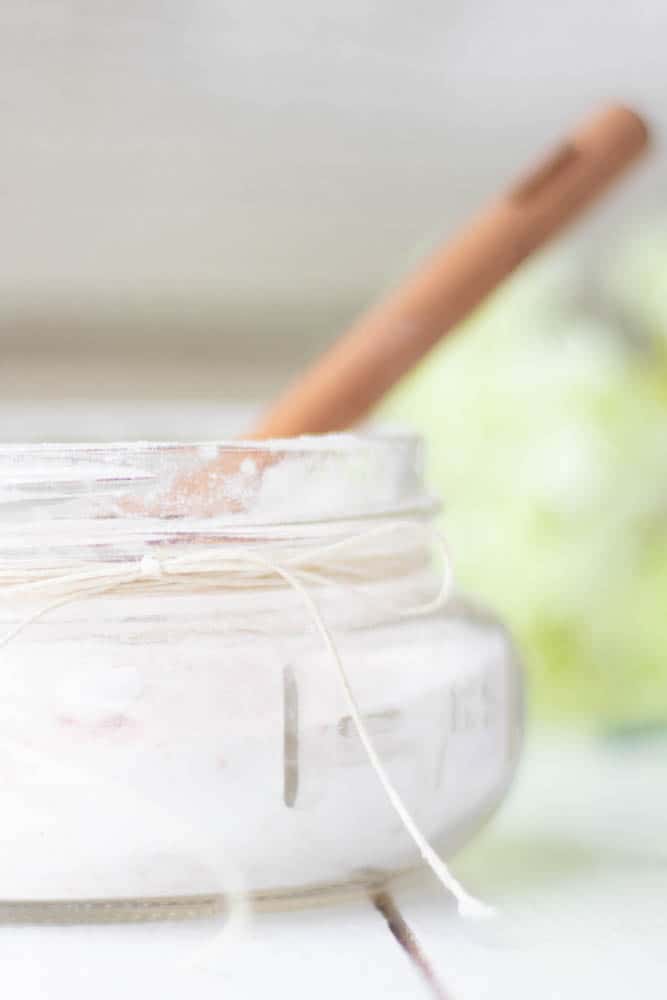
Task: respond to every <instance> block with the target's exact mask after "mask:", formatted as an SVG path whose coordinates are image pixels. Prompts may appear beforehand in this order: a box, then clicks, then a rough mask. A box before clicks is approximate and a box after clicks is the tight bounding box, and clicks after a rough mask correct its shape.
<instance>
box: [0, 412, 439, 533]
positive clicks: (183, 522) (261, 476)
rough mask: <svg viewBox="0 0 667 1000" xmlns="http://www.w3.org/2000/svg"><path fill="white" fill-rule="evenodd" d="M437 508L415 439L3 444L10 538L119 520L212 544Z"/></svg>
mask: <svg viewBox="0 0 667 1000" xmlns="http://www.w3.org/2000/svg"><path fill="white" fill-rule="evenodd" d="M184 484H185V485H184ZM202 484H203V485H202ZM204 493H205V494H206V496H205V499H206V504H205V505H204V504H203V503H202V499H203V495H204ZM436 508H437V504H436V503H435V501H434V500H433V498H432V497H430V496H429V495H428V494H427V493H426V492H425V489H424V482H423V445H422V441H421V439H420V438H419V436H418V435H415V434H412V433H409V432H402V431H393V430H392V431H387V430H373V431H370V432H363V433H342V434H327V435H317V436H307V437H299V438H290V439H283V440H278V439H275V440H268V441H252V440H251V441H244V440H222V441H203V442H193V443H189V444H184V443H169V442H152V441H138V442H110V443H104V444H99V443H88V442H86V443H80V444H69V443H67V444H60V443H56V442H47V443H44V444H33V443H31V444H3V445H0V532H2V533H3V534H5V531H6V529H7V528H8V527H9V525H10V524H12V523H13V524H16V521H30V522H32V525H33V526H35V525H37V524H38V523H41V524H43V523H44V522H52V521H56V520H57V521H59V522H61V523H62V522H63V521H65V520H66V521H67V522H69V524H70V525H72V524H73V523H74V522H76V521H80V522H86V523H87V524H88V525H90V526H92V524H93V523H94V524H95V527H96V530H95V534H97V533H98V531H100V530H103V524H104V522H106V526H107V528H108V529H111V527H112V525H111V523H110V522H118V521H119V520H120V521H123V523H124V525H125V527H126V528H127V529H128V530H133V529H134V530H148V529H149V527H152V528H153V529H155V528H156V527H157V525H160V530H163V531H168V532H169V533H171V532H174V531H178V532H179V533H180V532H182V531H183V530H185V529H187V530H196V529H197V526H198V524H199V527H201V528H202V530H206V531H207V532H209V533H210V532H211V531H217V530H220V531H225V530H226V529H236V528H238V527H239V526H240V525H246V526H248V527H250V526H252V525H262V524H264V525H266V524H274V525H276V524H280V525H290V524H302V523H313V522H318V521H322V520H325V521H329V520H336V521H340V520H349V519H355V520H356V519H359V518H375V517H385V516H400V515H404V516H407V515H409V514H410V513H413V514H423V515H428V514H430V513H433V511H434V510H435V509H436ZM202 522H203V523H202ZM3 527H4V529H5V531H3ZM115 527H116V529H117V528H118V525H117V524H116V526H115Z"/></svg>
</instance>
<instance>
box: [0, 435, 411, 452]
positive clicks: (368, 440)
mask: <svg viewBox="0 0 667 1000" xmlns="http://www.w3.org/2000/svg"><path fill="white" fill-rule="evenodd" d="M421 442H422V437H421V435H420V434H418V433H417V432H415V431H409V430H394V429H391V430H389V429H382V430H380V429H372V430H364V431H341V432H335V433H331V434H304V435H301V436H299V437H291V438H266V439H253V438H217V439H216V438H212V439H210V440H206V439H203V440H196V441H150V440H145V441H144V440H137V441H134V440H125V441H73V442H72V441H39V442H35V441H26V442H21V441H9V442H2V443H0V458H2V457H3V456H5V455H6V456H8V457H13V456H16V455H31V454H35V455H58V454H61V453H62V454H67V455H69V454H75V455H76V454H83V455H85V454H89V453H91V452H111V453H118V452H125V451H127V452H130V453H136V454H142V453H146V454H154V453H158V454H159V453H161V452H168V453H173V452H191V451H192V449H193V448H201V449H214V448H215V449H217V450H218V451H219V452H221V453H222V452H224V453H227V452H229V453H230V454H234V453H238V452H239V451H243V452H246V451H250V452H280V453H282V452H290V453H298V452H300V451H303V452H304V453H313V452H315V453H317V452H330V451H334V452H342V451H345V450H351V449H357V448H359V446H360V445H362V446H364V447H369V446H372V445H374V444H376V445H377V446H379V447H386V446H388V445H392V444H399V443H403V444H406V445H410V444H413V445H414V446H419V445H420V444H421Z"/></svg>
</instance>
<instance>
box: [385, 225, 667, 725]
mask: <svg viewBox="0 0 667 1000" xmlns="http://www.w3.org/2000/svg"><path fill="white" fill-rule="evenodd" d="M623 259H625V264H623ZM576 263H577V262H576V260H575V261H568V260H564V259H563V258H544V259H542V260H540V261H539V262H538V263H536V264H533V265H531V267H530V268H527V269H525V270H524V271H523V272H522V273H521V274H520V275H519V276H517V277H516V278H515V279H514V280H513V281H512V282H510V283H509V284H508V285H507V286H506V287H505V288H504V289H503V290H502V291H501V292H500V293H498V294H497V295H496V296H495V297H494V298H493V299H492V300H491V301H490V302H489V303H488V304H487V305H486V306H485V307H484V308H483V309H481V310H479V311H478V313H477V314H476V315H475V316H474V317H473V318H472V319H471V320H470V321H469V322H468V323H467V324H465V329H463V330H461V331H459V332H458V333H457V334H456V335H455V336H454V337H453V338H451V340H449V341H447V342H446V343H444V344H443V345H442V346H441V347H440V348H439V349H438V350H437V351H436V352H435V353H434V354H433V355H432V356H431V357H430V358H429V359H428V360H427V362H425V363H424V364H423V365H422V366H421V367H420V368H419V369H418V370H417V371H416V372H414V373H413V374H412V375H411V376H410V377H409V378H407V379H406V380H405V381H404V382H403V383H402V384H401V385H400V386H399V387H398V389H397V390H396V392H394V394H393V395H392V396H391V398H390V399H389V400H388V402H387V404H386V406H385V407H384V415H385V416H388V417H389V418H390V419H391V421H392V422H394V421H400V422H401V423H407V424H409V425H412V426H413V427H415V428H417V429H418V430H420V431H421V432H422V433H423V434H424V435H425V436H426V439H427V442H428V445H429V453H430V458H429V461H430V475H431V482H432V483H433V485H434V487H435V489H437V491H438V492H439V493H440V494H441V495H442V496H443V497H444V499H445V513H444V523H445V528H446V531H447V535H448V537H449V538H450V541H451V545H452V548H453V551H454V555H455V559H456V565H457V571H458V577H459V580H460V582H461V584H462V585H463V586H464V587H465V588H466V589H468V590H470V591H471V592H473V593H475V594H476V595H479V596H480V597H482V598H484V599H485V600H487V601H488V602H489V603H490V604H491V605H492V606H493V607H495V608H496V609H498V610H499V611H500V612H501V614H503V615H504V616H505V618H506V619H507V621H508V622H509V624H510V626H511V627H512V628H513V630H514V632H515V634H516V636H517V639H518V640H519V644H520V645H521V647H522V649H523V652H524V657H525V660H526V663H527V666H528V668H529V671H530V674H531V691H532V702H533V710H534V711H535V712H537V714H538V715H540V716H541V717H542V718H549V719H563V718H568V719H570V720H574V719H576V720H580V721H582V722H584V721H598V720H604V721H605V722H608V723H609V722H613V723H617V722H619V723H620V722H635V723H637V722H646V721H655V720H665V721H667V349H666V345H667V240H664V241H663V242H662V243H661V242H660V241H659V240H657V239H654V240H653V242H651V243H650V248H649V245H648V244H647V243H646V242H644V243H642V244H641V249H640V250H637V248H636V246H633V247H631V248H630V249H628V250H627V251H626V255H625V258H620V257H619V259H618V261H617V262H616V264H615V265H614V268H613V269H612V270H611V272H610V276H609V293H608V296H607V297H608V299H609V301H611V302H612V303H614V304H615V305H616V306H617V310H618V317H619V318H618V320H617V321H613V320H606V319H605V320H604V321H603V320H600V319H595V318H593V317H592V316H591V315H590V314H589V313H588V312H587V311H586V310H585V309H584V308H583V307H582V306H578V305H577V302H576V300H575V299H574V298H573V295H572V290H573V289H576V288H577V286H578V284H579V279H578V274H577V270H576ZM642 276H643V277H642ZM640 278H642V280H643V284H642V280H640ZM639 289H645V290H646V291H645V292H641V291H640V290H639ZM619 305H620V309H618V306H619ZM629 324H630V326H631V327H632V330H631V332H632V336H628V325H629Z"/></svg>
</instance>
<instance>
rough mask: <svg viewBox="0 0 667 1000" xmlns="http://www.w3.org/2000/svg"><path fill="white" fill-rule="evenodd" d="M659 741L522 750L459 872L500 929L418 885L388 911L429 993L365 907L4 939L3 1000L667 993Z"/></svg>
mask: <svg viewBox="0 0 667 1000" xmlns="http://www.w3.org/2000/svg"><path fill="white" fill-rule="evenodd" d="M666 786H667V741H666V740H662V741H659V740H655V741H653V742H650V741H646V742H644V743H643V744H634V745H633V744H626V745H616V746H613V745H608V744H607V745H604V744H601V743H591V742H589V741H584V740H575V739H574V738H572V737H567V738H566V737H560V738H559V739H558V740H553V741H549V742H548V743H546V742H544V741H540V743H539V744H534V745H530V744H529V746H528V748H527V752H526V756H525V761H524V765H523V768H522V771H521V773H520V776H519V779H518V781H517V784H516V786H515V789H514V791H513V794H512V796H511V799H510V801H509V802H508V803H507V805H506V806H505V807H504V808H503V810H502V811H501V812H500V814H499V815H498V816H497V817H496V818H495V819H494V820H493V821H492V823H491V824H490V826H489V827H488V829H487V830H486V831H485V832H484V834H483V835H481V836H480V837H479V838H478V840H477V841H476V843H475V844H474V845H472V846H471V847H469V848H468V849H467V850H466V851H465V852H464V853H463V854H462V855H461V856H460V857H459V858H458V859H457V862H456V864H455V868H456V870H457V873H458V874H459V875H460V876H461V877H462V878H463V879H464V881H465V882H466V884H467V885H468V887H470V888H472V889H474V890H475V891H476V892H477V893H479V894H480V895H482V896H483V897H484V898H485V899H486V900H489V901H491V902H493V903H495V904H496V905H497V907H498V909H499V914H500V915H499V917H498V918H497V919H496V920H494V921H492V922H491V923H484V924H478V923H474V922H470V921H462V920H460V919H459V918H458V917H457V916H456V914H455V912H454V909H453V907H452V906H451V903H450V901H449V900H448V899H447V898H446V896H445V895H444V894H443V892H442V891H440V890H439V888H438V887H437V886H434V885H433V884H432V882H430V880H429V879H428V878H425V879H424V880H422V881H421V882H420V883H419V884H414V885H403V886H397V887H395V888H394V890H393V898H394V901H395V903H396V906H397V907H398V909H399V911H400V913H401V915H402V917H403V918H404V920H405V922H406V924H407V925H408V926H409V927H410V929H411V930H412V932H413V934H414V935H415V937H416V939H417V941H418V943H419V947H420V949H421V953H422V954H423V955H424V956H425V957H426V959H427V960H428V962H429V963H430V965H431V968H432V970H433V975H434V978H435V979H436V980H437V985H436V986H434V985H433V984H432V985H430V986H429V985H428V984H426V983H425V982H424V979H423V977H422V974H421V973H420V971H419V969H418V968H417V967H416V965H415V963H414V962H413V961H412V960H411V959H410V958H409V956H408V955H407V954H406V952H405V951H404V950H403V949H402V948H401V947H400V946H399V944H398V943H397V942H396V940H395V939H394V937H393V936H392V934H391V933H390V931H389V929H388V927H387V924H386V922H385V920H384V918H383V917H382V915H381V914H380V913H378V912H377V910H376V909H374V908H373V907H372V905H371V904H370V902H368V901H365V900H364V901H358V902H354V903H345V904H342V905H338V906H336V907H330V908H320V909H311V910H301V911H298V912H290V913H270V914H269V913H264V914H257V915H255V916H253V917H252V918H251V920H250V924H249V926H248V927H247V928H246V929H245V930H244V931H243V932H242V934H241V935H240V937H236V938H234V937H232V938H224V937H223V938H221V939H220V940H219V941H218V940H216V935H217V934H218V932H219V931H220V926H221V925H220V924H218V923H216V921H214V920H211V921H202V922H200V921H197V922H193V923H172V924H169V923H155V924H143V925H142V924H134V925H115V926H90V927H34V926H3V927H1V928H0V973H1V976H2V983H3V987H2V990H3V995H4V996H7V997H11V998H12V1000H42V998H45V1000H46V998H48V1000H79V998H81V1000H83V998H84V997H85V998H86V1000H88V998H96V1000H107V998H108V1000H111V998H114V1000H116V998H122V1000H139V998H143V997H151V998H152V997H160V998H161V1000H172V998H173V1000H177V998H178V1000H180V998H188V1000H191V998H192V1000H209V998H210V1000H213V998H216V1000H218V998H220V997H233V998H235V1000H244V998H259V997H273V996H275V997H291V998H301V997H311V996H312V997H317V998H318V1000H327V998H332V1000H333V998H336V1000H340V998H342V997H363V998H364V1000H373V998H376V997H377V998H380V997H382V998H385V997H416V998H419V997H422V996H423V997H425V998H428V997H432V996H440V997H446V998H448V1000H484V998H486V997H489V998H494V1000H503V998H508V1000H509V998H511V1000H523V998H526V1000H538V998H539V1000H551V998H561V997H563V998H566V997H567V998H568V1000H569V998H573V1000H577V998H580V997H581V998H584V997H585V998H588V997H604V998H605V1000H614V998H616V997H618V998H619V1000H620V998H623V1000H627V997H628V995H631V994H634V995H636V996H638V997H641V998H650V997H664V996H665V995H667V934H666V932H667V796H666V795H665V790H666Z"/></svg>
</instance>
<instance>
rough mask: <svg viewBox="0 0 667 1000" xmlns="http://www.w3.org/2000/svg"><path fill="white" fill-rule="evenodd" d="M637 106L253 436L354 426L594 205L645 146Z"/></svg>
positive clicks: (557, 155) (463, 237)
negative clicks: (526, 262)
mask: <svg viewBox="0 0 667 1000" xmlns="http://www.w3.org/2000/svg"><path fill="white" fill-rule="evenodd" d="M648 138H649V133H648V129H647V126H646V124H645V123H644V122H643V120H642V119H641V118H640V117H639V115H637V114H636V113H635V112H634V111H631V110H629V109H628V108H625V107H622V106H612V107H609V108H607V109H606V110H605V111H603V112H602V113H601V114H599V115H597V116H595V117H594V118H592V119H590V120H588V121H586V122H585V123H584V124H583V125H582V126H581V127H580V128H579V129H578V130H577V131H576V132H574V133H573V134H572V135H571V136H570V137H569V138H567V139H565V140H564V141H563V142H562V143H561V145H560V146H559V147H558V148H557V149H556V150H555V151H554V152H553V153H552V154H551V155H550V156H548V157H547V158H546V159H545V160H544V162H542V163H541V164H539V165H538V166H537V167H536V168H534V169H532V170H531V171H530V172H529V173H528V174H527V175H526V176H525V177H523V178H522V179H521V180H520V181H519V182H518V183H516V184H515V185H514V186H513V187H511V188H510V190H509V191H508V192H507V193H506V194H505V195H503V196H502V197H501V198H500V199H499V200H497V201H496V202H494V203H493V204H491V205H490V206H488V207H487V209H486V210H485V211H484V212H482V214H481V215H480V216H478V218H477V219H476V220H475V221H473V222H472V224H470V225H469V226H467V227H466V228H465V229H464V230H463V231H462V232H460V233H459V234H458V236H456V237H455V238H454V239H453V240H452V241H451V242H450V243H448V244H446V245H445V246H444V247H442V248H441V249H440V250H439V251H437V253H436V254H435V255H434V256H433V257H432V258H431V259H430V260H428V261H427V262H426V263H425V264H424V265H423V266H422V267H421V268H420V269H419V270H418V271H417V272H416V273H415V274H414V275H413V276H412V277H410V278H409V279H408V280H407V281H406V282H405V283H404V284H403V285H402V286H401V287H400V288H399V289H398V290H397V291H396V292H395V293H393V294H392V295H390V296H389V297H388V298H387V299H385V300H384V301H382V302H380V303H379V304H378V305H376V306H375V307H374V308H372V309H371V310H370V311H369V312H368V313H366V315H364V316H362V317H361V318H360V319H359V320H358V321H357V322H356V323H355V324H354V325H353V326H352V327H351V329H350V330H349V331H348V332H347V333H346V334H344V336H342V337H341V338H340V339H339V340H338V341H337V342H336V343H335V344H334V345H333V347H331V348H330V349H329V350H328V351H327V352H326V353H325V354H324V355H323V356H322V358H321V359H320V360H319V361H317V362H316V363H315V364H314V365H313V366H312V367H311V368H310V369H307V370H306V371H305V372H304V374H303V375H301V376H300V377H299V378H298V379H297V380H296V382H295V383H294V384H293V385H292V386H291V387H289V388H288V389H287V391H286V392H285V393H284V394H283V395H282V396H281V397H280V398H279V399H278V401H277V402H276V403H275V404H274V405H273V406H272V407H271V409H270V410H269V411H268V413H266V415H265V416H264V417H263V419H262V420H261V421H260V422H259V424H258V425H257V426H256V427H255V429H254V432H253V433H252V435H251V436H252V437H255V438H271V437H277V438H280V437H294V436H296V435H299V434H319V433H325V432H328V431H335V430H342V429H343V428H346V427H349V426H350V425H352V424H354V423H356V422H357V421H358V420H359V419H360V418H362V417H363V416H364V415H365V414H366V413H367V412H368V411H369V410H370V409H371V407H372V406H373V405H374V404H375V403H377V402H378V400H380V399H381V397H382V396H383V395H384V394H385V393H386V392H387V391H388V390H389V389H390V388H391V387H392V386H393V385H394V383H395V382H397V381H398V380H399V379H400V378H401V376H402V375H404V374H405V373H406V372H408V371H409V370H410V369H411V368H413V367H414V365H415V364H416V363H417V362H418V361H419V360H420V358H421V357H422V356H423V355H424V354H426V352H427V351H429V350H430V349H431V348H432V347H433V346H434V345H435V344H436V343H437V342H438V341H439V340H440V338H441V337H443V336H444V335H445V334H446V333H448V332H449V331H450V330H451V329H452V328H453V327H454V326H455V325H456V324H457V323H459V322H460V321H461V320H462V319H463V318H464V317H466V316H467V315H468V314H469V313H470V312H471V311H472V310H473V309H474V308H475V306H477V305H478V304H479V303H480V302H481V301H482V300H483V299H484V298H485V297H486V296H487V295H488V294H489V292H491V291H492V290H493V289H494V288H496V286H497V285H498V284H500V282H501V281H502V280H503V278H505V277H507V276H508V275H509V274H511V273H512V271H514V270H515V269H516V268H517V267H518V266H519V264H521V262H522V261H524V260H525V259H526V257H528V256H529V255H530V254H531V253H533V251H534V250H536V249H537V248H538V247H540V246H542V245H543V244H544V243H546V242H547V241H548V240H549V239H550V238H551V237H552V236H554V235H555V234H556V233H557V232H559V231H560V230H561V229H562V228H563V227H564V226H565V225H566V224H567V223H568V222H570V221H571V220H573V219H574V218H576V217H577V216H578V215H579V214H580V213H581V212H582V211H583V210H584V209H585V208H587V207H588V205H589V204H591V203H592V202H593V201H594V199H595V198H597V197H598V196H599V195H600V194H601V193H602V192H603V191H604V190H605V188H606V187H607V185H609V184H610V183H611V182H612V181H614V180H615V179H616V178H617V177H618V176H620V174H622V173H623V172H624V171H625V170H626V168H627V167H628V166H629V165H630V164H631V163H632V162H633V161H634V160H635V159H636V158H637V157H638V156H639V154H640V153H642V152H643V150H644V149H645V148H646V146H647V145H648Z"/></svg>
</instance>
